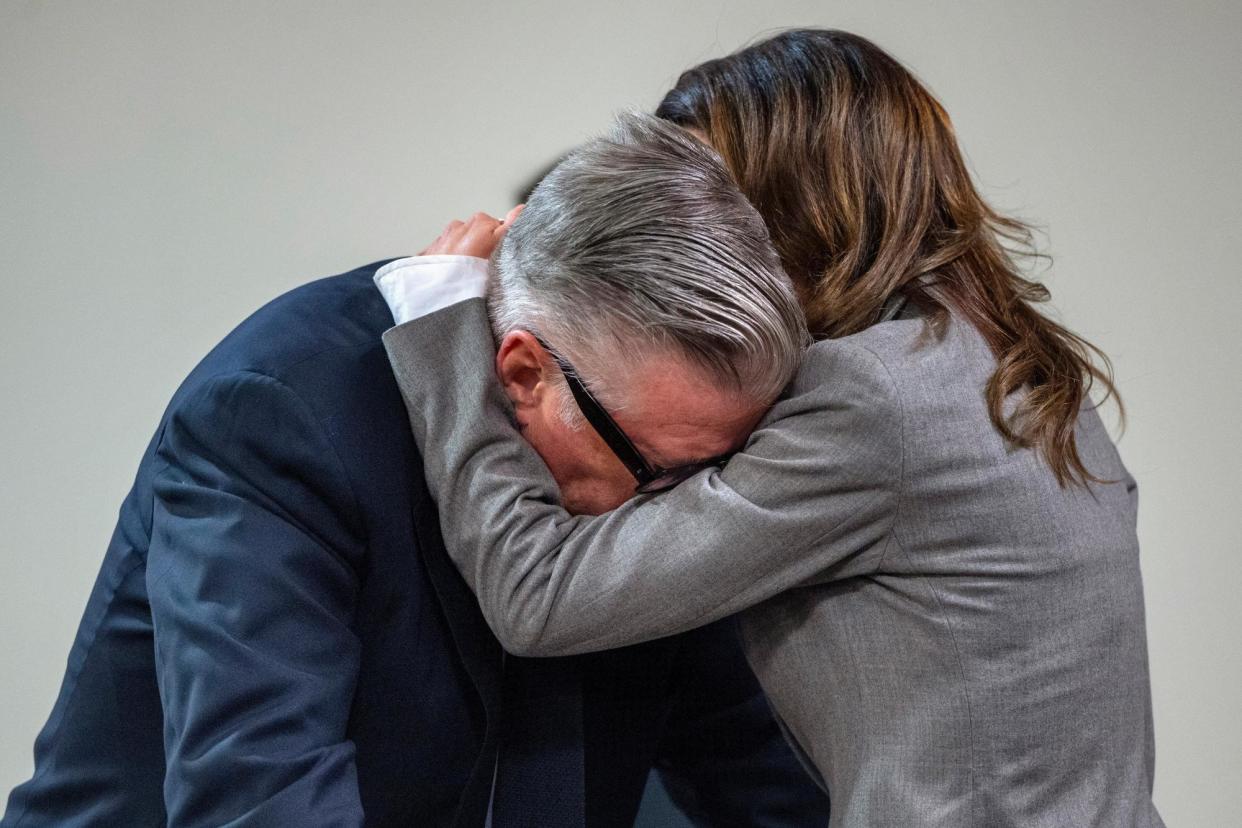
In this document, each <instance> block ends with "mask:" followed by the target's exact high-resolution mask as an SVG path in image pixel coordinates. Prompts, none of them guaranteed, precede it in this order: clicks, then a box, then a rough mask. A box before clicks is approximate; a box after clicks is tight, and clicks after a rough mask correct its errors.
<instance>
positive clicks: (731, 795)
mask: <svg viewBox="0 0 1242 828" xmlns="http://www.w3.org/2000/svg"><path fill="white" fill-rule="evenodd" d="M736 626H737V625H736V621H735V620H734V619H732V618H727V619H725V620H723V621H718V622H716V623H715V624H711V625H708V626H706V627H703V628H702V629H699V630H695V631H694V632H692V633H688V634H687V636H686V639H685V641H684V642H683V644H682V648H681V658H680V659H679V660H678V687H677V701H676V704H675V705H674V708H673V711H672V713H671V715H670V716H669V719H668V721H667V722H666V724H665V728H664V737H663V739H662V740H661V743H660V753H659V756H658V758H657V762H656V766H657V768H658V769H659V771H660V776H661V778H662V779H663V780H664V787H665V789H666V790H667V791H668V794H669V796H670V797H671V798H672V799H673V801H674V802H675V803H676V804H677V806H678V807H679V808H680V809H681V810H682V812H683V813H685V814H686V815H687V816H688V817H690V818H691V819H692V820H693V821H694V822H695V824H697V825H751V826H756V828H759V826H764V827H765V828H777V826H780V828H793V826H808V827H809V826H819V827H820V828H823V826H826V825H827V824H828V796H827V795H826V794H825V793H824V792H823V790H821V789H820V787H819V786H818V785H817V784H816V783H815V782H814V781H812V778H811V777H810V776H809V775H808V773H807V771H806V770H805V769H804V768H803V766H802V764H801V762H800V761H799V759H798V758H797V756H796V755H795V754H794V752H793V750H792V748H790V746H789V744H788V743H787V742H786V741H785V738H784V736H783V735H782V733H781V729H780V727H779V726H778V725H777V723H776V719H775V717H774V716H773V714H772V711H771V709H770V708H769V706H768V700H767V698H766V697H765V696H764V695H763V691H762V690H761V689H760V687H759V682H758V681H756V679H755V676H754V674H753V673H752V672H751V670H750V667H749V666H748V665H747V664H746V659H745V657H744V656H743V655H742V648H741V642H740V641H739V640H738V635H737V629H736Z"/></svg>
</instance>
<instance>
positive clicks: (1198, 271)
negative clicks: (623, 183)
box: [0, 0, 1242, 826]
mask: <svg viewBox="0 0 1242 828" xmlns="http://www.w3.org/2000/svg"><path fill="white" fill-rule="evenodd" d="M361 6H362V4H346V3H311V2H301V3H274V2H268V3H257V4H256V3H224V2H216V3H211V4H189V3H170V2H151V3H145V2H144V3H139V2H129V3H106V4H105V3H90V2H78V3H46V2H15V0H3V2H0V395H2V396H0V676H2V677H3V678H2V679H0V789H3V790H4V791H5V792H7V789H8V788H9V787H11V786H12V785H13V784H16V783H17V782H18V781H20V780H21V779H23V778H25V777H26V775H27V774H28V773H29V769H30V765H31V759H30V748H31V743H32V741H33V739H34V736H35V733H36V731H37V730H38V728H39V727H40V725H41V724H42V722H43V720H44V718H45V717H46V715H47V713H48V711H49V709H50V708H51V704H52V701H53V699H54V697H55V693H56V689H57V687H58V685H59V682H60V677H61V672H62V669H63V666H64V660H65V656H66V654H67V652H68V649H69V645H70V642H71V641H72V637H73V633H74V629H75V627H76V625H77V623H78V618H79V615H80V613H81V610H82V607H83V605H84V602H85V599H86V596H87V593H88V592H89V590H90V586H91V583H92V581H93V579H94V577H95V572H96V569H97V567H98V564H99V560H100V557H101V554H102V552H103V549H104V546H105V544H106V542H107V539H108V537H109V534H110V532H111V528H112V524H113V520H114V516H115V512H116V508H117V506H118V505H119V503H120V500H121V498H122V497H123V495H124V493H125V491H126V490H127V488H128V486H129V483H130V480H131V476H132V474H133V471H134V467H135V464H136V462H137V460H138V458H139V456H140V454H141V452H142V449H143V447H144V446H145V444H146V441H147V440H148V438H149V436H150V433H151V431H152V429H153V427H154V426H155V424H156V421H157V420H158V418H159V415H160V412H161V410H162V408H163V406H164V403H165V401H166V400H167V398H168V397H169V395H170V394H171V393H172V391H173V389H174V388H175V387H176V385H177V383H178V381H179V380H180V379H181V377H182V376H183V375H184V374H185V373H186V372H187V371H188V370H189V369H190V368H191V367H192V366H193V364H194V363H195V362H196V361H197V359H198V358H199V357H200V356H201V355H202V354H203V353H204V352H205V351H206V350H207V349H208V348H209V347H210V346H211V345H213V344H214V343H215V342H216V341H217V340H218V339H219V338H220V337H221V336H222V335H223V334H224V333H226V332H227V331H228V330H229V329H230V328H231V327H232V326H233V325H234V324H235V323H236V322H237V321H239V320H240V319H241V318H242V317H244V316H245V315H246V314H248V313H249V312H250V311H252V310H253V309H255V308H256V307H258V306H259V305H260V304H262V303H263V302H264V301H266V300H267V299H269V298H271V297H273V296H275V295H276V294H278V293H280V292H282V291H284V290H286V289H288V288H291V287H293V286H295V285H297V284H299V283H300V282H303V281H307V280H309V279H311V278H314V277H318V276H321V275H327V274H331V273H335V272H339V271H343V270H346V269H349V268H352V267H354V266H356V265H359V264H362V263H365V262H368V261H372V260H375V259H379V258H382V257H389V256H397V255H402V254H406V253H410V252H413V251H415V250H417V249H418V248H419V247H421V246H422V245H423V244H424V243H425V242H427V241H429V240H430V239H431V238H432V237H434V236H435V235H436V234H437V232H438V231H439V229H440V226H441V225H442V224H444V223H445V222H446V221H447V220H448V219H450V218H453V217H465V216H467V215H468V214H470V213H471V212H473V211H475V210H479V209H484V210H489V211H492V212H503V211H504V210H505V209H506V208H507V207H509V197H510V194H511V193H512V192H513V191H514V189H515V187H516V186H517V185H518V184H519V182H521V181H522V180H523V179H525V178H526V177H527V176H529V175H530V174H531V173H532V172H534V171H535V170H536V169H538V168H540V167H541V166H542V165H544V164H545V163H546V162H548V161H549V160H550V159H551V158H553V157H554V156H555V155H556V154H557V153H559V152H560V151H562V150H564V149H565V148H567V147H569V146H570V145H572V144H573V143H575V142H577V141H578V140H580V139H582V138H583V137H585V136H587V135H589V134H591V133H592V132H594V131H597V130H600V129H601V128H603V127H604V126H605V125H606V123H607V121H608V119H609V116H610V114H611V113H612V112H614V111H615V110H617V109H619V108H622V107H626V106H639V107H643V108H650V107H651V106H654V104H655V103H656V102H657V101H658V99H659V98H660V96H661V95H662V93H663V92H664V91H665V90H666V89H667V87H668V86H669V85H670V84H671V83H672V82H673V81H674V80H675V78H676V76H677V74H678V73H679V72H680V70H681V69H683V68H685V67H688V66H690V65H691V64H693V63H696V62H698V61H701V60H703V59H706V58H709V57H713V56H717V55H720V54H723V53H725V52H727V51H731V50H733V49H734V48H736V47H737V46H739V45H741V44H742V43H744V42H746V41H748V40H749V39H751V38H753V37H754V36H756V35H758V34H761V33H765V32H770V31H773V30H775V29H777V28H784V27H787V26H791V25H829V26H836V27H840V28H846V29H851V30H854V31H857V32H860V33H862V34H865V35H867V36H870V37H871V38H873V39H875V40H876V41H878V42H879V43H880V44H881V45H882V46H884V47H886V48H888V49H889V50H890V51H892V52H893V53H894V54H896V55H897V56H898V57H899V58H900V59H902V60H904V61H905V62H906V63H907V64H908V65H909V66H911V67H913V68H914V69H915V71H916V72H918V73H919V75H920V76H921V77H922V78H924V79H925V80H926V81H927V83H928V84H929V85H930V86H931V87H932V89H933V90H934V91H935V92H936V93H937V94H938V95H939V96H940V97H941V99H942V100H943V102H944V103H945V104H946V106H947V108H948V110H949V112H950V113H951V114H952V115H953V117H954V119H955V121H956V124H957V128H958V132H959V135H960V137H961V141H962V144H963V145H964V147H965V149H966V151H967V153H968V154H969V157H970V161H971V163H972V165H973V168H974V170H975V172H976V174H977V177H978V180H979V181H980V183H981V185H982V186H983V188H984V189H985V191H986V192H987V193H988V194H989V195H990V196H991V197H992V198H993V199H994V200H995V201H996V202H997V203H998V204H999V205H1001V206H1003V207H1005V208H1007V209H1011V210H1014V211H1016V212H1017V213H1019V214H1020V215H1022V216H1025V217H1028V218H1032V219H1034V220H1036V221H1038V222H1039V223H1040V224H1041V225H1042V226H1043V227H1044V228H1046V230H1047V237H1046V239H1045V247H1046V248H1047V250H1048V251H1049V252H1051V253H1052V254H1053V255H1054V256H1055V263H1054V265H1053V268H1052V270H1051V271H1050V273H1049V274H1048V277H1047V278H1048V281H1049V283H1050V284H1051V286H1052V289H1053V294H1054V300H1055V304H1056V307H1057V309H1058V313H1059V315H1060V316H1061V318H1063V319H1064V320H1065V321H1067V322H1068V324H1069V325H1070V326H1071V327H1073V328H1074V329H1076V330H1078V331H1079V332H1081V333H1083V334H1085V335H1086V336H1088V337H1089V338H1090V339H1092V340H1093V341H1094V342H1096V343H1098V344H1099V345H1101V346H1102V347H1103V348H1104V349H1106V350H1107V351H1108V353H1109V354H1111V355H1112V356H1113V358H1114V360H1115V362H1116V367H1117V375H1118V379H1119V383H1120V387H1121V389H1122V391H1123V393H1124V394H1125V397H1126V401H1127V403H1128V404H1129V409H1130V424H1129V429H1128V431H1127V433H1126V434H1125V437H1124V438H1123V439H1122V441H1121V451H1122V454H1123V456H1124V457H1125V459H1126V461H1127V463H1128V464H1129V466H1130V468H1131V470H1132V471H1133V472H1134V474H1135V475H1136V476H1137V478H1138V480H1139V482H1140V487H1141V492H1142V504H1141V509H1140V521H1139V522H1140V526H1139V530H1140V536H1141V538H1142V543H1143V565H1144V572H1145V576H1146V584H1147V596H1148V630H1149V637H1150V647H1151V665H1152V684H1153V690H1154V696H1155V716H1156V733H1157V746H1158V750H1157V782H1156V799H1157V802H1158V803H1159V806H1160V808H1161V809H1162V811H1163V812H1164V814H1165V817H1166V819H1167V821H1168V823H1169V824H1170V825H1179V826H1201V825H1202V826H1215V825H1231V824H1237V819H1238V816H1237V788H1238V785H1239V783H1242V772H1240V770H1242V760H1240V758H1239V757H1240V756H1242V715H1239V713H1238V710H1237V709H1236V706H1235V701H1236V700H1237V699H1238V698H1239V686H1240V685H1242V648H1240V647H1239V643H1238V638H1239V632H1240V631H1242V595H1239V587H1240V586H1242V583H1240V581H1242V579H1240V578H1239V576H1240V575H1242V497H1240V496H1239V495H1240V494H1242V492H1240V490H1239V483H1238V463H1239V460H1240V459H1242V457H1240V454H1242V452H1239V445H1240V442H1242V441H1240V440H1239V437H1238V434H1237V427H1238V423H1239V419H1240V418H1239V413H1238V412H1239V410H1240V409H1242V382H1240V380H1239V368H1238V359H1239V356H1242V347H1240V346H1239V344H1238V341H1237V339H1238V330H1239V316H1240V314H1242V287H1240V284H1239V273H1238V266H1237V256H1236V251H1235V249H1234V248H1235V246H1236V244H1237V242H1238V241H1239V227H1240V226H1242V209H1240V207H1239V204H1240V202H1242V187H1240V186H1239V185H1240V184H1242V173H1240V171H1239V162H1238V154H1239V145H1240V141H1239V131H1240V130H1242V95H1240V94H1239V81H1240V80H1242V49H1240V47H1239V42H1240V39H1242V6H1240V5H1239V4H1237V3H1233V2H1220V3H1204V2H1182V3H1178V4H1168V5H1165V4H1157V3H1151V2H1085V3H1082V2H1074V3H1071V2H1064V3H1062V2H1057V3H1031V2H1029V1H1028V0H1005V2H955V3H937V4H931V3H917V4H915V3H911V4H908V5H907V4H900V3H893V2H876V0H868V2H865V3H864V2H856V3H850V4H846V3H834V2H824V0H817V1H816V2H788V1H786V0H767V2H763V3H758V2H752V3H745V4H742V3H737V4H727V3H720V2H714V3H713V2H672V0H661V2H641V3H639V2H629V3H625V4H619V3H618V4H600V5H598V6H595V5H591V4H587V3H584V2H582V0H576V2H552V1H551V0H543V2H533V3H507V4H500V3H496V4H493V5H488V4H480V3H454V4H450V3H443V2H435V3H432V2H421V3H371V4H366V7H365V8H362V7H361Z"/></svg>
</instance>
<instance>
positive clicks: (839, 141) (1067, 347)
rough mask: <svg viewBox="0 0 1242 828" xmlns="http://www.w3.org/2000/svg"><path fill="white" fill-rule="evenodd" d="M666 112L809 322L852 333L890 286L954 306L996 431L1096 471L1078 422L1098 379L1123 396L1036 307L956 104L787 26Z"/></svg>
mask: <svg viewBox="0 0 1242 828" xmlns="http://www.w3.org/2000/svg"><path fill="white" fill-rule="evenodd" d="M656 114H657V115H659V116H660V117H662V118H665V119H667V120H670V121H672V122H674V123H676V124H679V125H681V126H683V127H686V128H689V129H692V130H695V131H698V132H700V133H701V134H702V135H703V136H704V137H706V138H707V139H708V141H709V142H710V143H711V144H712V145H713V146H714V147H715V148H716V150H717V151H718V152H719V153H720V154H721V156H722V157H723V158H724V160H725V163H726V164H727V165H728V166H729V168H730V170H731V171H732V172H733V174H734V177H735V178H736V179H737V181H738V183H739V185H740V186H741V189H742V191H743V192H744V193H745V194H746V195H747V197H749V198H750V200H751V202H752V203H753V204H754V205H755V207H756V208H758V210H759V213H760V214H761V215H762V216H763V218H764V220H765V222H766V223H767V225H768V230H769V233H770V234H771V236H772V241H773V243H774V244H775V246H776V249H777V251H778V252H779V253H780V256H781V260H782V262H783V264H784V266H785V269H786V270H787V271H788V273H789V275H790V277H791V278H792V279H793V281H794V284H795V286H796V287H797V288H798V292H799V296H800V299H801V301H802V305H803V310H804V311H805V312H806V316H807V322H808V325H809V327H810V329H811V332H812V333H813V334H815V335H816V336H817V337H819V338H833V337H840V336H847V335H849V334H852V333H856V332H858V331H860V330H862V329H864V328H866V327H867V326H869V325H871V324H873V323H874V322H876V321H877V319H878V318H879V316H880V314H881V313H882V310H883V307H884V305H885V303H886V302H887V301H888V300H889V299H890V298H891V297H893V296H894V294H903V295H904V296H905V297H906V298H907V299H908V300H909V301H912V302H915V303H917V304H918V305H920V306H922V307H923V308H924V309H926V310H927V311H928V312H929V315H930V320H931V324H932V329H933V331H935V332H938V333H942V332H943V331H944V329H945V325H946V324H947V321H948V318H949V314H950V313H951V312H954V313H957V314H958V315H959V316H960V317H962V318H964V319H966V320H967V321H969V322H970V323H971V324H972V325H974V327H975V328H976V329H977V330H978V331H979V332H980V333H981V334H982V335H983V337H984V339H985V340H986V341H987V343H988V345H989V346H990V347H991V349H992V352H993V353H994V354H995V356H996V360H997V367H996V371H995V373H993V375H992V377H991V379H990V380H989V382H988V385H987V390H986V397H987V406H988V412H989V414H990V416H991V419H992V422H993V423H994V424H995V426H996V428H997V429H998V430H999V431H1000V433H1001V434H1003V435H1004V436H1005V438H1007V439H1008V440H1009V441H1011V442H1012V443H1014V444H1016V445H1018V446H1022V447H1029V448H1034V449H1036V450H1037V451H1039V452H1040V453H1041V454H1042V456H1043V457H1044V458H1045V459H1046V460H1047V462H1048V465H1049V466H1050V467H1051V468H1052V471H1053V473H1054V474H1055V476H1056V479H1057V481H1058V483H1059V484H1060V485H1062V486H1065V485H1067V484H1070V483H1078V484H1085V483H1086V482H1087V481H1098V480H1099V478H1097V477H1095V476H1094V475H1093V474H1091V472H1090V471H1089V470H1088V469H1087V467H1086V466H1085V465H1084V463H1083V461H1082V458H1081V457H1080V456H1079V453H1078V447H1077V444H1076V442H1075V439H1074V427H1075V423H1076V422H1077V419H1078V412H1079V410H1080V408H1081V407H1082V406H1083V405H1084V404H1087V403H1088V396H1087V395H1088V392H1089V391H1090V389H1091V387H1092V384H1093V383H1099V384H1100V386H1101V387H1103V389H1104V391H1105V393H1104V395H1103V399H1102V400H1101V402H1103V401H1104V400H1107V399H1108V398H1109V397H1112V398H1113V399H1115V400H1116V401H1117V404H1118V407H1119V409H1120V405H1121V400H1120V397H1119V396H1118V395H1117V391H1116V388H1115V386H1114V384H1113V380H1112V367H1111V365H1110V363H1109V361H1108V358H1107V356H1105V354H1104V353H1103V352H1102V351H1100V350H1099V349H1098V348H1096V347H1095V346H1094V345H1092V344H1091V343H1089V342H1087V341H1086V340H1085V339H1083V338H1082V337H1080V336H1078V335H1076V334H1074V333H1073V332H1071V331H1069V330H1067V329H1066V328H1065V327H1063V326H1061V325H1059V324H1057V323H1056V322H1055V321H1053V320H1051V319H1049V318H1048V317H1046V316H1045V315H1043V314H1042V313H1040V312H1039V310H1038V309H1037V308H1036V305H1037V304H1038V303H1041V302H1045V301H1047V300H1048V298H1049V293H1048V290H1047V288H1046V287H1044V286H1043V285H1042V284H1039V283H1037V282H1035V281H1032V280H1030V279H1027V278H1025V277H1024V276H1023V275H1022V274H1021V273H1020V271H1019V268H1018V265H1017V262H1018V260H1019V259H1021V258H1024V257H1028V256H1035V255H1037V254H1036V253H1035V250H1034V247H1033V245H1032V235H1031V230H1030V228H1029V227H1028V225H1026V224H1025V223H1023V222H1021V221H1018V220H1017V219H1014V218H1011V217H1008V216H1004V215H1001V214H1000V213H998V212H997V211H995V210H994V209H992V208H991V207H990V206H989V205H988V204H987V202H985V201H984V199H983V198H982V196H980V195H979V192H978V191H977V190H976V189H975V186H974V184H973V182H972V181H971V178H970V173H969V171H968V170H967V168H966V163H965V161H964V160H963V158H962V153H961V150H960V149H959V148H958V145H957V139H956V137H955V136H954V132H953V126H952V124H951V122H950V121H949V116H948V114H947V113H946V112H945V110H944V108H943V107H942V106H941V105H940V103H939V102H938V101H937V100H936V99H935V98H934V97H933V96H932V94H931V93H930V92H928V90H927V89H926V88H925V87H924V86H923V85H922V84H921V83H919V81H918V79H917V78H915V77H914V75H913V74H911V73H910V72H909V71H908V70H907V69H905V67H903V66H902V65H901V64H900V63H898V62H897V61H896V60H894V59H893V58H892V57H890V56H889V55H888V54H887V53H886V52H884V51H883V50H882V49H880V48H879V47H878V46H876V45H875V44H873V43H871V42H870V41H868V40H866V39H865V38H862V37H859V36H858V35H854V34H850V33H848V32H842V31H834V30H825V29H799V30H793V31H787V32H784V33H782V34H779V35H777V36H775V37H772V38H770V39H768V40H764V41H762V42H760V43H757V44H755V45H753V46H750V47H748V48H745V49H742V50H741V51H739V52H736V53H734V54H732V55H729V56H728V57H724V58H720V59H718V60H712V61H708V62H707V63H704V64H702V65H700V66H697V67H695V68H693V69H691V70H689V71H687V72H686V73H684V74H683V75H682V76H681V78H679V79H678V81H677V85H676V86H675V87H673V89H672V90H671V91H670V92H669V93H668V95H667V96H665V98H664V100H663V102H662V103H661V104H660V106H659V108H658V109H657V110H656ZM1016 392H1023V393H1022V395H1021V397H1020V398H1019V399H1018V400H1017V402H1016V405H1015V407H1014V408H1013V410H1012V411H1011V412H1010V413H1009V414H1006V413H1005V406H1006V401H1007V399H1008V398H1009V397H1010V395H1012V394H1015V393H1016ZM1123 416H1124V414H1123Z"/></svg>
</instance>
